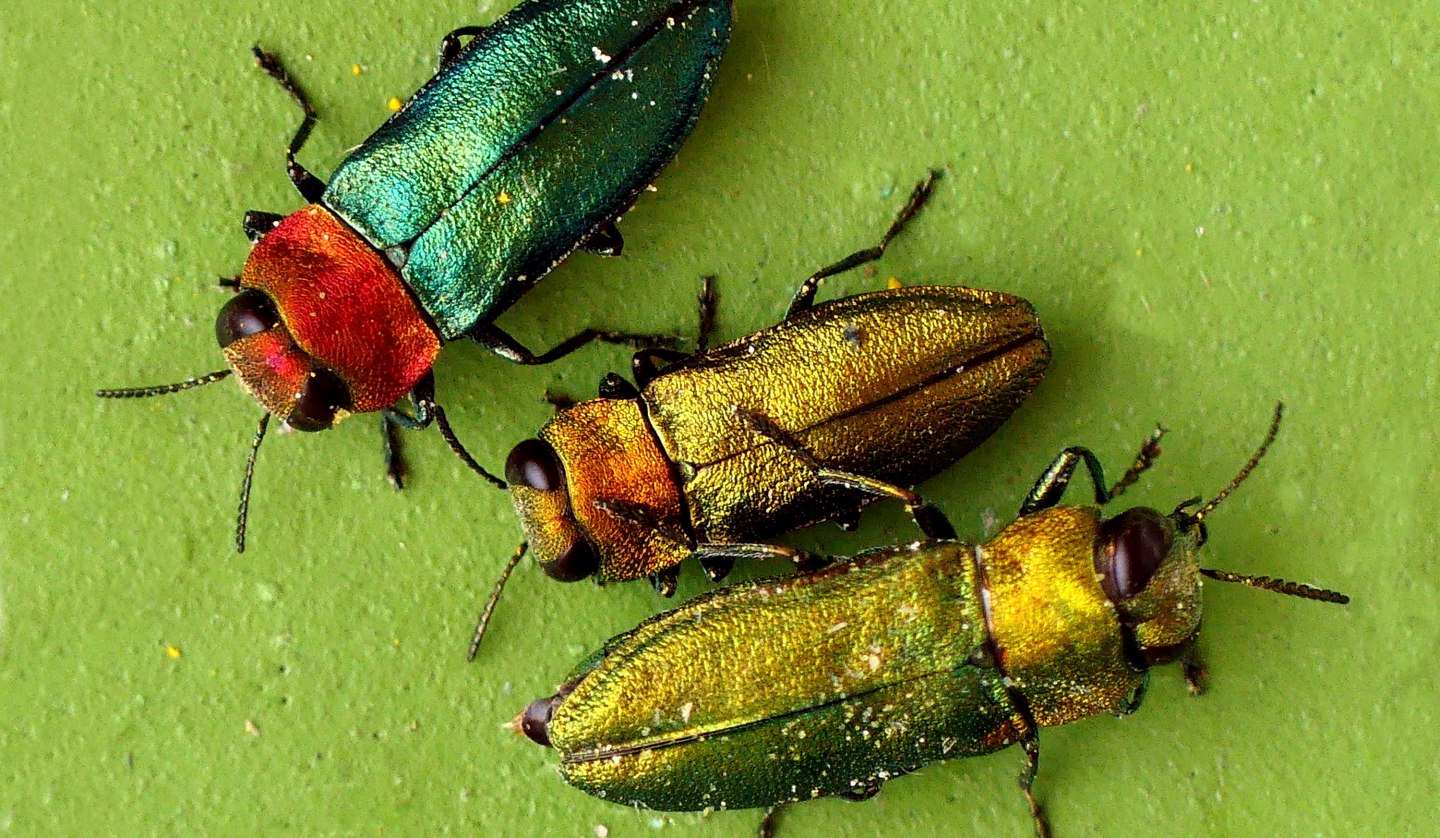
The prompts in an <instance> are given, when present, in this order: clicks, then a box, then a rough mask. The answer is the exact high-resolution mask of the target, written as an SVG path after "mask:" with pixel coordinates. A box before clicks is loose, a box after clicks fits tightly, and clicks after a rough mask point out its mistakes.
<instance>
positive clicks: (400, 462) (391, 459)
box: [380, 411, 405, 492]
mask: <svg viewBox="0 0 1440 838" xmlns="http://www.w3.org/2000/svg"><path fill="white" fill-rule="evenodd" d="M396 424H397V423H396V422H395V421H394V420H392V419H391V418H390V414H389V412H388V411H382V412H381V413H380V441H381V444H382V446H383V448H382V451H383V452H384V455H385V479H386V480H388V481H389V482H390V485H391V486H394V487H395V491H397V492H398V491H400V490H401V489H403V488H405V460H404V458H403V457H402V456H401V455H400V437H399V435H398V434H396V433H395V427H396Z"/></svg>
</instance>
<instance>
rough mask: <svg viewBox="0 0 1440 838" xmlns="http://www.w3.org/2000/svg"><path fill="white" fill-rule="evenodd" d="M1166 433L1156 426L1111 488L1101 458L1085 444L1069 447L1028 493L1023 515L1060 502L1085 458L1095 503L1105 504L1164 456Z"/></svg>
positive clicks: (1023, 505) (1021, 507) (1022, 505)
mask: <svg viewBox="0 0 1440 838" xmlns="http://www.w3.org/2000/svg"><path fill="white" fill-rule="evenodd" d="M1164 435H1165V429H1164V428H1162V427H1160V426H1159V425H1156V426H1155V430H1153V431H1151V432H1150V435H1149V436H1147V437H1146V438H1145V441H1144V442H1142V443H1140V450H1139V451H1138V452H1137V453H1136V454H1135V460H1134V461H1133V462H1131V463H1130V467H1129V468H1128V469H1126V470H1125V473H1124V474H1123V475H1121V476H1120V479H1119V480H1117V481H1115V485H1114V486H1111V487H1109V488H1108V489H1107V488H1106V486H1105V470H1104V469H1103V468H1101V466H1100V459H1099V458H1098V457H1096V456H1095V454H1094V452H1092V451H1091V450H1090V449H1089V448H1084V447H1081V446H1073V447H1070V448H1066V449H1065V450H1064V451H1061V452H1060V454H1059V456H1057V457H1056V458H1055V459H1054V460H1053V461H1052V462H1051V463H1050V465H1049V467H1047V468H1046V469H1045V471H1044V472H1042V473H1041V475H1040V477H1039V479H1038V480H1036V481H1035V485H1034V486H1032V487H1031V489H1030V492H1029V494H1027V495H1026V496H1025V502H1024V503H1022V504H1020V514H1021V515H1029V514H1030V513H1032V512H1038V511H1039V510H1041V509H1049V508H1050V507H1052V506H1054V505H1055V504H1057V503H1059V502H1060V498H1061V497H1062V496H1063V495H1064V494H1065V488H1066V487H1067V486H1069V485H1070V478H1071V477H1072V476H1073V475H1074V474H1075V469H1076V468H1077V467H1078V466H1079V465H1080V462H1081V461H1082V460H1083V461H1084V463H1085V467H1086V468H1087V469H1088V470H1089V471H1090V482H1091V483H1092V484H1094V487H1095V502H1096V503H1097V504H1099V505H1101V506H1104V505H1105V504H1107V503H1109V502H1110V501H1112V500H1114V499H1115V498H1116V497H1117V496H1119V495H1120V494H1122V493H1123V492H1124V491H1125V490H1126V489H1128V488H1130V486H1131V485H1132V484H1134V483H1135V481H1136V480H1139V479H1140V475H1142V474H1144V473H1145V471H1146V470H1147V469H1149V468H1150V466H1152V465H1154V464H1155V460H1156V459H1157V458H1158V457H1159V456H1160V450H1161V449H1160V438H1161V437H1163V436H1164Z"/></svg>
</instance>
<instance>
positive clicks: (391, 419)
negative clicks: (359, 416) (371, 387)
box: [381, 372, 508, 489]
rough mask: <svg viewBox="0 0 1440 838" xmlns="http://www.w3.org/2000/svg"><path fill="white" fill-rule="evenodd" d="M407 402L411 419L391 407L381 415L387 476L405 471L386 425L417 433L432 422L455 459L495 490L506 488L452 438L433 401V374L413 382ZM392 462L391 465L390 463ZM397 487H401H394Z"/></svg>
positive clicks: (442, 416)
mask: <svg viewBox="0 0 1440 838" xmlns="http://www.w3.org/2000/svg"><path fill="white" fill-rule="evenodd" d="M410 402H411V404H413V405H414V406H415V415H414V416H411V415H409V414H407V413H405V412H404V411H401V410H397V409H395V408H393V407H390V408H386V409H385V410H384V411H383V412H382V413H381V416H382V418H383V419H384V421H385V422H386V423H387V426H386V428H385V433H386V443H385V456H386V469H387V473H390V474H392V475H396V474H403V473H404V470H405V469H404V465H403V463H402V462H401V458H400V453H399V440H398V439H395V438H393V437H392V436H390V428H389V425H390V424H392V423H393V424H395V425H399V426H400V427H402V428H405V429H407V430H420V429H422V428H428V427H430V423H431V422H434V423H435V424H436V425H437V426H438V427H439V428H440V436H441V437H443V438H444V439H445V444H446V445H448V446H450V450H451V451H453V452H455V456H457V457H459V458H460V461H461V462H462V463H464V464H465V465H466V466H468V467H469V468H470V470H471V471H473V472H475V473H476V474H478V475H480V477H481V478H483V479H484V480H485V481H486V482H487V483H489V484H490V485H492V486H494V487H495V488H497V489H506V488H508V486H507V485H506V483H505V481H504V480H501V479H500V478H498V477H496V476H495V475H493V474H491V473H490V472H488V471H486V470H485V467H484V466H482V465H480V464H479V463H478V462H476V461H475V458H474V457H472V456H470V452H469V451H468V450H466V448H465V446H464V445H463V444H462V443H461V442H460V439H459V438H458V437H456V436H455V431H454V430H453V429H451V427H450V420H449V419H447V418H445V409H444V408H442V407H440V405H439V404H436V402H435V373H434V372H427V373H425V376H424V377H423V378H421V379H420V380H419V381H418V382H416V383H415V386H414V387H413V388H411V390H410ZM392 460H393V461H394V462H393V463H392V462H391V461H392ZM396 479H397V478H396V477H393V476H392V478H391V482H392V483H394V482H395V480H396ZM396 488H400V487H399V486H398V485H397V486H396Z"/></svg>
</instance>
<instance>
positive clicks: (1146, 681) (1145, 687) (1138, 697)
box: [1115, 669, 1150, 716]
mask: <svg viewBox="0 0 1440 838" xmlns="http://www.w3.org/2000/svg"><path fill="white" fill-rule="evenodd" d="M1149 691H1150V670H1148V669H1147V670H1145V676H1144V677H1143V678H1141V679H1140V685H1139V686H1137V687H1136V688H1135V690H1134V691H1133V692H1131V693H1130V695H1128V696H1126V698H1125V703H1124V704H1122V705H1120V708H1119V709H1118V710H1116V711H1115V715H1116V716H1128V715H1130V714H1131V713H1134V712H1135V711H1136V710H1139V709H1140V703H1141V702H1142V701H1144V700H1145V693H1147V692H1149Z"/></svg>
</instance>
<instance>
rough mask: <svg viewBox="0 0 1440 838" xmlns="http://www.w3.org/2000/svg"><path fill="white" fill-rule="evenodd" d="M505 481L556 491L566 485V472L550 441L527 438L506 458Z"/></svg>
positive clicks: (541, 489) (546, 490) (543, 490)
mask: <svg viewBox="0 0 1440 838" xmlns="http://www.w3.org/2000/svg"><path fill="white" fill-rule="evenodd" d="M505 481H506V482H507V483H511V484H513V485H517V486H529V487H530V488H532V489H536V490H538V491H541V492H554V491H556V490H558V489H561V488H563V487H564V484H565V472H564V471H563V470H562V469H561V468H560V458H559V457H557V456H556V455H555V449H554V448H551V447H550V444H549V443H548V442H545V441H544V440H539V439H527V440H525V441H524V442H522V443H520V444H519V445H517V446H515V447H514V448H512V449H511V450H510V456H509V457H506V458H505Z"/></svg>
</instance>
